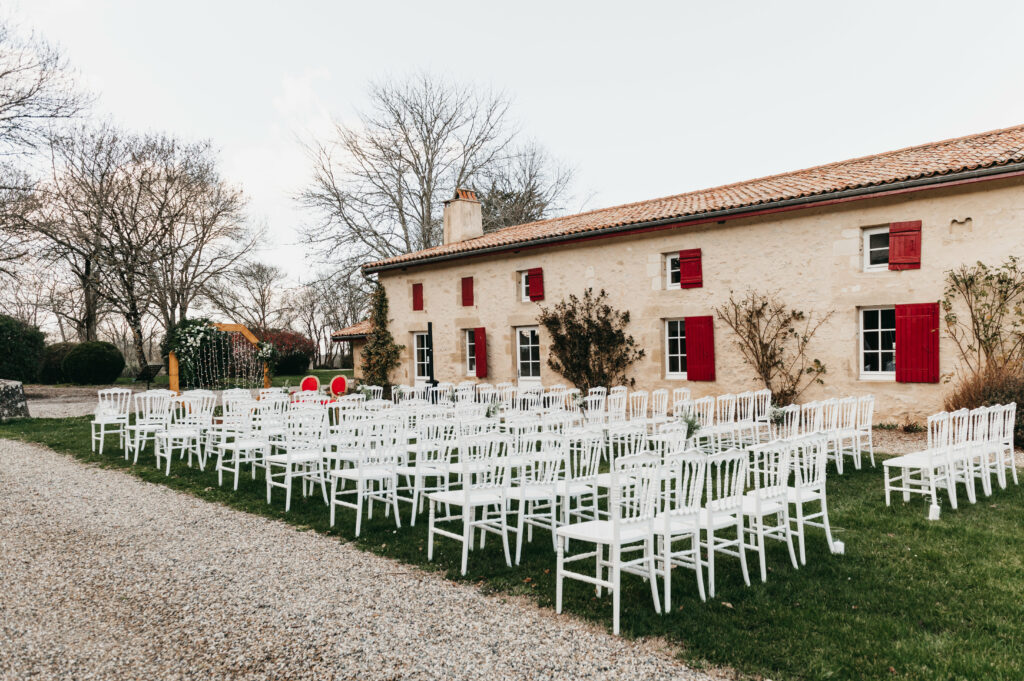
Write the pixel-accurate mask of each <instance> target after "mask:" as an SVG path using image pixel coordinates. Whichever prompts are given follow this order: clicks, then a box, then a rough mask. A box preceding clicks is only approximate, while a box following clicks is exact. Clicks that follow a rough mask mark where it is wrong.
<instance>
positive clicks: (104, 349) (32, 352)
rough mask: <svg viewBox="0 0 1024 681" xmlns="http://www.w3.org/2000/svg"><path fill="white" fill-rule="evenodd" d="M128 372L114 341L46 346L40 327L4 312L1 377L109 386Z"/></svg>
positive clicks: (0, 320)
mask: <svg viewBox="0 0 1024 681" xmlns="http://www.w3.org/2000/svg"><path fill="white" fill-rule="evenodd" d="M122 371H124V355H122V354H121V351H120V350H118V349H117V347H116V346H115V345H113V344H111V343H105V342H102V341H90V342H87V343H54V344H52V345H46V343H45V334H43V332H42V331H40V330H39V329H38V328H36V327H34V326H31V325H29V324H26V323H25V322H22V321H19V320H17V319H15V318H13V317H8V316H6V315H0V378H8V379H11V380H15V381H21V382H22V383H35V382H36V381H41V382H43V383H79V384H82V385H105V384H109V383H113V382H114V381H116V380H117V378H118V376H120V375H121V372H122Z"/></svg>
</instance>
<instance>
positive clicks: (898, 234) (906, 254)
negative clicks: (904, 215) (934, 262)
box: [889, 220, 921, 270]
mask: <svg viewBox="0 0 1024 681" xmlns="http://www.w3.org/2000/svg"><path fill="white" fill-rule="evenodd" d="M889 269H890V270H919V269H921V221H920V220H912V221H910V222H893V223H892V224H890V225H889Z"/></svg>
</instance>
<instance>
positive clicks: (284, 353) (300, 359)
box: [260, 329, 316, 376]
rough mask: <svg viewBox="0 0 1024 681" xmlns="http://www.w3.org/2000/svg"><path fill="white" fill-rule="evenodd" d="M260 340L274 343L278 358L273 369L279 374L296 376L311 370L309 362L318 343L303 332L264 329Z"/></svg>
mask: <svg viewBox="0 0 1024 681" xmlns="http://www.w3.org/2000/svg"><path fill="white" fill-rule="evenodd" d="M260 340H263V341H267V342H268V343H273V344H274V347H275V348H276V349H277V358H276V359H275V361H274V363H273V371H274V373H275V374H276V375H278V376H294V375H298V374H305V373H306V372H307V371H309V363H310V362H312V361H313V355H315V354H316V343H314V342H313V341H312V340H311V339H309V338H306V337H305V336H303V335H302V334H301V333H295V332H294V331H288V330H287V329H279V330H274V329H272V330H270V331H264V332H263V333H262V334H260Z"/></svg>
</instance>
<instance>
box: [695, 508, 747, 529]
mask: <svg viewBox="0 0 1024 681" xmlns="http://www.w3.org/2000/svg"><path fill="white" fill-rule="evenodd" d="M740 510H741V509H736V511H740ZM698 522H700V525H701V527H708V526H710V527H711V529H713V530H720V529H722V528H723V527H734V526H735V525H736V513H735V512H733V511H715V512H709V511H708V509H706V508H702V509H701V510H700V516H699V517H698Z"/></svg>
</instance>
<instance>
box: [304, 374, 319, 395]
mask: <svg viewBox="0 0 1024 681" xmlns="http://www.w3.org/2000/svg"><path fill="white" fill-rule="evenodd" d="M299 390H313V391H316V390H320V379H319V378H317V377H316V376H313V375H310V376H306V377H305V378H304V379H302V382H301V383H299Z"/></svg>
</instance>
